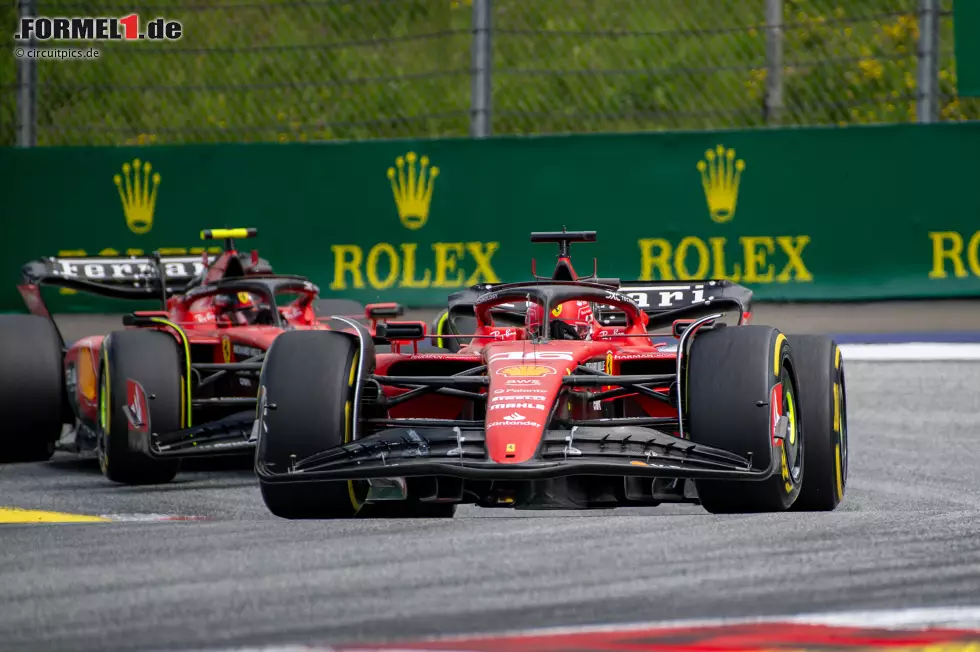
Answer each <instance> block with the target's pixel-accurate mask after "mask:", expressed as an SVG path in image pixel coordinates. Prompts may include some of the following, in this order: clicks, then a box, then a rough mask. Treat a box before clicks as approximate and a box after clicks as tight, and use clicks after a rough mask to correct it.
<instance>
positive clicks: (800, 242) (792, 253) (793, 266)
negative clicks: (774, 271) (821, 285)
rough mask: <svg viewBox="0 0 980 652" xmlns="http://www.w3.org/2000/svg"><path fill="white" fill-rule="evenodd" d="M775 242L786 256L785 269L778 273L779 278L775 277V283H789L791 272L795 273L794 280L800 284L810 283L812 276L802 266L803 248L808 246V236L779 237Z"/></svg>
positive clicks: (804, 266)
mask: <svg viewBox="0 0 980 652" xmlns="http://www.w3.org/2000/svg"><path fill="white" fill-rule="evenodd" d="M776 242H777V243H778V244H779V248H780V249H782V250H783V253H785V254H786V260H787V262H786V267H784V268H783V271H781V272H779V276H777V277H776V281H778V282H779V283H787V282H789V279H790V277H791V276H792V272H794V271H795V272H796V280H797V281H800V282H804V281H812V280H813V274H811V273H810V270H808V269H807V268H806V265H804V264H803V247H805V246H807V245H808V244H810V236H808V235H798V236H795V237H794V236H791V235H781V236H779V237H778V238H776Z"/></svg>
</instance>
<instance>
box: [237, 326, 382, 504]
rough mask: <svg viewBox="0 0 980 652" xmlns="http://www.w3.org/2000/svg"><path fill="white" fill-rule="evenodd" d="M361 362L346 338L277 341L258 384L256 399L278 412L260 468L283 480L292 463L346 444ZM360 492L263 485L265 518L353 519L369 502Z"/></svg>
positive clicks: (287, 336)
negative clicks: (261, 398)
mask: <svg viewBox="0 0 980 652" xmlns="http://www.w3.org/2000/svg"><path fill="white" fill-rule="evenodd" d="M359 355H360V349H359V345H358V340H357V338H356V337H354V336H353V335H349V334H346V333H336V332H331V331H288V332H285V333H283V334H282V335H280V336H279V337H277V338H276V339H275V341H274V342H273V343H272V346H271V347H270V348H269V351H268V353H266V356H265V363H264V364H263V365H262V374H261V376H260V378H259V387H260V390H259V391H260V392H263V391H264V392H265V399H266V400H267V401H268V404H271V405H274V406H275V407H274V409H269V410H268V411H267V412H266V414H265V415H264V418H263V424H264V427H262V428H260V430H259V439H258V444H257V449H256V462H257V463H261V464H263V465H265V466H266V467H267V468H268V470H269V471H272V472H273V473H285V471H286V470H287V469H288V468H289V465H290V464H291V463H292V462H293V461H298V460H302V459H303V458H306V457H309V456H310V455H313V454H315V453H319V452H320V451H323V450H326V449H328V448H333V447H334V446H339V445H341V444H343V443H345V442H347V441H350V439H351V436H352V429H353V418H354V390H355V387H356V384H357V383H358V382H359V380H360V379H359V378H358V358H359ZM367 362H368V369H369V370H373V368H374V361H373V360H369V361H367ZM361 485H362V483H360V482H354V481H345V482H343V481H342V482H310V483H307V482H302V483H276V482H266V481H261V480H260V488H261V491H262V499H263V500H264V501H265V505H266V507H268V508H269V511H271V512H272V513H273V514H275V515H276V516H281V517H282V518H291V519H303V518H351V517H353V516H355V515H356V514H357V512H358V511H359V510H360V508H361V505H362V502H361V501H362V500H363V499H364V496H365V495H366V487H362V486H361Z"/></svg>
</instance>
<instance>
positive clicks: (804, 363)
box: [787, 335, 848, 512]
mask: <svg viewBox="0 0 980 652" xmlns="http://www.w3.org/2000/svg"><path fill="white" fill-rule="evenodd" d="M787 338H788V341H789V343H790V346H791V347H793V361H794V362H795V363H796V375H797V376H798V377H799V380H800V390H801V401H800V402H801V403H802V407H803V414H804V415H805V417H806V440H805V441H806V451H805V452H806V455H805V456H804V460H805V463H804V468H803V475H804V476H805V480H804V481H803V489H801V490H800V497H799V498H797V499H796V502H795V503H793V509H794V510H799V511H811V512H818V511H820V512H823V511H831V510H833V509H836V507H837V506H838V505H839V504H840V503H841V501H843V500H844V492H845V491H846V490H847V443H848V442H847V399H846V397H845V388H844V363H843V361H842V360H841V352H840V348H839V347H838V346H837V344H836V343H835V342H834V341H833V340H831V339H830V338H829V337H825V336H823V335H788V336H787Z"/></svg>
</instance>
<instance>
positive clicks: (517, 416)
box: [504, 412, 527, 421]
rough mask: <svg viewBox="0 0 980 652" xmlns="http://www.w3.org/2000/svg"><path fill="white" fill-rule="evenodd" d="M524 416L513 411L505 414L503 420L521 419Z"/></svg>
mask: <svg viewBox="0 0 980 652" xmlns="http://www.w3.org/2000/svg"><path fill="white" fill-rule="evenodd" d="M526 418H527V417H526V416H524V415H523V414H520V413H518V412H515V413H514V414H508V415H507V416H505V417H504V421H523V420H524V419H526Z"/></svg>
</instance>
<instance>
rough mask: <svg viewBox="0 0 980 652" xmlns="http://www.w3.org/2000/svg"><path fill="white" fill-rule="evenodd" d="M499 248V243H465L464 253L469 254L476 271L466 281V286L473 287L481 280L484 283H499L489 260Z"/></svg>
mask: <svg viewBox="0 0 980 652" xmlns="http://www.w3.org/2000/svg"><path fill="white" fill-rule="evenodd" d="M499 248H500V243H499V242H487V243H486V244H484V243H482V242H467V243H466V251H468V252H470V256H472V257H473V262H474V263H476V270H475V271H474V272H473V274H472V275H471V276H470V278H469V279H468V280H467V281H466V284H467V285H475V284H477V283H479V282H480V281H481V280H482V281H483V282H484V283H500V279H499V278H497V274H496V272H494V271H493V266H491V265H490V259H491V258H492V257H493V254H494V253H495V252H496V251H497V249H499Z"/></svg>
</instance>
